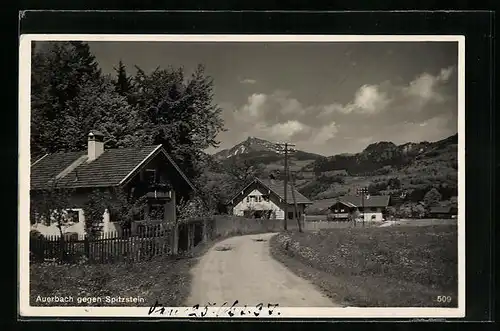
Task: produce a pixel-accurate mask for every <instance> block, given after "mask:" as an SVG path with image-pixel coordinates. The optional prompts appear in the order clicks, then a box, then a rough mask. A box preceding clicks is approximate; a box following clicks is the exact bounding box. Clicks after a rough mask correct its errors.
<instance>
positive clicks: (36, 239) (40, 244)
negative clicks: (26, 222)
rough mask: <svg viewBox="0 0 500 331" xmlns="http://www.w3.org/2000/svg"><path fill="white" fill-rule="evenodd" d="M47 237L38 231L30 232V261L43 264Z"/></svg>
mask: <svg viewBox="0 0 500 331" xmlns="http://www.w3.org/2000/svg"><path fill="white" fill-rule="evenodd" d="M45 241H46V239H45V237H44V236H43V235H42V234H41V233H40V232H39V231H38V230H31V231H30V260H31V261H36V262H41V261H43V260H44V247H45Z"/></svg>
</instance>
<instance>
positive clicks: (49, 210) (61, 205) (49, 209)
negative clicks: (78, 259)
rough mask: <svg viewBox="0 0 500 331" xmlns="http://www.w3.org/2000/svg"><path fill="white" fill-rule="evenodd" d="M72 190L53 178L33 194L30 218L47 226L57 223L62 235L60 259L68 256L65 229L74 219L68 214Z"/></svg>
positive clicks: (62, 259)
mask: <svg viewBox="0 0 500 331" xmlns="http://www.w3.org/2000/svg"><path fill="white" fill-rule="evenodd" d="M71 193H72V190H71V189H69V188H66V187H64V186H60V185H59V182H58V181H57V180H53V181H52V182H51V183H50V185H49V186H48V187H47V188H45V189H43V190H40V191H38V192H36V193H33V194H32V195H31V199H30V200H31V202H30V218H31V220H32V222H33V221H35V222H40V223H42V224H45V225H47V226H50V225H51V224H56V226H57V228H58V230H59V235H60V239H59V240H60V254H61V255H60V260H61V261H64V260H65V258H66V254H65V253H66V252H65V245H64V229H65V228H67V227H68V226H69V225H71V224H72V221H73V220H72V219H71V218H70V217H69V215H68V212H67V210H68V208H70V207H71V202H70V200H69V197H70V196H71Z"/></svg>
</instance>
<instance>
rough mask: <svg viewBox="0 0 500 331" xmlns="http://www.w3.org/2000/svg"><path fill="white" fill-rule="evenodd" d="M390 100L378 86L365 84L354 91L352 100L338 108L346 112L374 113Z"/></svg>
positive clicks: (382, 108)
mask: <svg viewBox="0 0 500 331" xmlns="http://www.w3.org/2000/svg"><path fill="white" fill-rule="evenodd" d="M390 101H391V100H390V99H389V98H388V97H387V95H386V93H384V92H381V91H380V89H379V87H378V86H376V85H367V84H365V85H363V86H361V87H360V88H359V90H358V91H356V94H355V96H354V101H353V102H351V103H349V104H347V106H345V107H343V108H341V109H339V110H340V111H341V112H343V113H346V114H349V113H351V112H359V113H364V114H375V113H378V112H381V111H384V109H385V108H386V107H387V105H388V104H389V102H390Z"/></svg>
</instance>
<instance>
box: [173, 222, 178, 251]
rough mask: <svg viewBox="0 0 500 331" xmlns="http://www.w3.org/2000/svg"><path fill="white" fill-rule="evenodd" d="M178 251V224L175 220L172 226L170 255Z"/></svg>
mask: <svg viewBox="0 0 500 331" xmlns="http://www.w3.org/2000/svg"><path fill="white" fill-rule="evenodd" d="M178 253H179V224H178V223H177V222H176V223H174V225H173V226H172V255H177V254H178Z"/></svg>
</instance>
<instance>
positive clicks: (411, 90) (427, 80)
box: [403, 67, 455, 102]
mask: <svg viewBox="0 0 500 331" xmlns="http://www.w3.org/2000/svg"><path fill="white" fill-rule="evenodd" d="M454 70H455V69H454V67H448V68H443V69H441V71H440V72H439V74H438V75H436V76H433V75H431V74H429V73H426V72H425V73H423V74H421V75H420V76H418V77H417V78H416V79H414V80H413V81H411V82H410V84H409V85H408V86H406V87H404V88H403V93H404V94H406V95H409V96H413V97H416V98H419V99H420V101H421V102H427V101H436V102H443V101H444V96H443V95H441V94H440V93H439V87H440V85H442V84H444V83H446V82H447V81H448V80H449V79H450V77H451V75H452V74H453V72H454Z"/></svg>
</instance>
